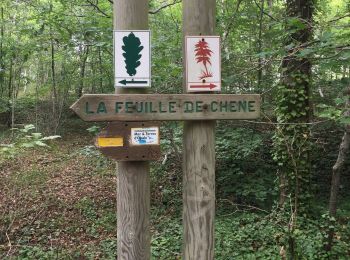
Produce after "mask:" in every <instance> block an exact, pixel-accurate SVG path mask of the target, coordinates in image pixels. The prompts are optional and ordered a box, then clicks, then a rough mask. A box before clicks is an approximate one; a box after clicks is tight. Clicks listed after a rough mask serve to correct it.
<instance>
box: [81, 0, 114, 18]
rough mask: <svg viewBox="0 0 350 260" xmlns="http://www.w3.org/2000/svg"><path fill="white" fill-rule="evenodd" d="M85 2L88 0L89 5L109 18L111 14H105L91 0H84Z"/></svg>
mask: <svg viewBox="0 0 350 260" xmlns="http://www.w3.org/2000/svg"><path fill="white" fill-rule="evenodd" d="M86 2H88V3H89V4H90V5H91V6H93V7H94V8H95V9H96V10H97V11H98V12H99V13H101V14H103V15H104V16H105V17H107V18H111V16H109V15H108V14H106V13H105V12H104V11H102V10H101V9H100V7H98V5H97V4H94V3H93V2H92V1H91V0H86Z"/></svg>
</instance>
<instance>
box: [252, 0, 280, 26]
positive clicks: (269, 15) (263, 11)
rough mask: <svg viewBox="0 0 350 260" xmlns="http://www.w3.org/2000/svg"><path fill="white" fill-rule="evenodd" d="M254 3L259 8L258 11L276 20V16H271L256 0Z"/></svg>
mask: <svg viewBox="0 0 350 260" xmlns="http://www.w3.org/2000/svg"><path fill="white" fill-rule="evenodd" d="M254 3H255V4H256V6H257V7H258V8H259V9H260V11H261V12H262V13H263V14H264V15H267V16H268V17H270V18H271V19H272V20H274V21H277V19H276V18H274V17H273V16H271V15H270V14H268V13H266V12H265V11H264V10H263V9H262V8H261V6H260V5H259V4H258V3H257V2H256V0H254Z"/></svg>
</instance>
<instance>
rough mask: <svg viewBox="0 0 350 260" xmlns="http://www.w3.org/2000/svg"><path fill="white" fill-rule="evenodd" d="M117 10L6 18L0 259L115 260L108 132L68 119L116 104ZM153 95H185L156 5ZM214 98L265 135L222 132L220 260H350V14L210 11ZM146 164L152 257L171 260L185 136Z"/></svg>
mask: <svg viewBox="0 0 350 260" xmlns="http://www.w3.org/2000/svg"><path fill="white" fill-rule="evenodd" d="M112 4H113V2H112V0H70V1H68V0H16V1H15V0H11V1H10V0H2V1H1V3H0V37H1V38H0V145H1V146H0V180H1V181H0V258H1V259H3V258H5V257H8V258H11V259H12V258H13V259H16V258H18V259H69V258H79V257H81V258H83V259H115V257H116V236H117V234H116V201H115V198H116V178H117V176H116V173H115V171H116V170H115V163H114V162H112V161H110V160H108V159H106V158H104V157H103V156H102V155H101V154H100V153H99V152H98V151H97V150H96V149H95V147H94V146H93V138H94V135H95V134H96V133H97V132H98V131H99V129H100V128H102V127H103V126H104V124H102V123H101V124H92V123H86V122H82V121H81V120H80V119H79V118H77V116H76V115H74V113H73V112H72V111H70V110H69V106H70V105H71V104H72V103H73V102H74V101H75V100H76V99H77V98H78V97H80V96H81V95H82V94H84V93H114V83H113V46H112V45H113V40H112V16H113V14H112ZM149 6H150V16H149V18H150V29H151V30H152V55H153V56H152V92H153V93H182V7H181V1H180V0H171V1H170V0H169V1H159V0H151V1H150V2H149ZM216 23H217V34H219V35H220V36H221V37H222V46H221V47H222V83H223V91H222V92H223V93H238V94H239V93H258V94H261V95H262V100H263V104H262V112H263V113H262V116H261V118H260V119H259V120H256V121H248V120H240V121H219V122H217V128H216V206H217V209H216V222H215V229H216V234H215V258H216V259H256V258H262V259H278V258H281V259H286V258H289V259H349V258H350V249H349V248H350V203H349V199H350V192H349V190H350V188H349V187H350V170H349V169H350V158H349V156H347V154H348V150H349V145H350V144H349V143H350V118H349V115H350V111H349V104H350V102H349V94H350V65H349V64H350V43H349V42H350V3H349V2H348V1H345V0H343V1H342V0H323V1H311V0H303V1H295V0H286V1H282V0H249V1H242V0H220V1H217V21H216ZM161 133H162V140H161V146H162V159H161V160H160V161H157V162H154V163H152V170H151V180H152V185H151V189H152V190H151V194H152V195H151V197H152V201H151V204H152V209H151V212H152V213H151V214H152V216H151V227H152V228H151V230H152V257H153V258H154V259H179V258H180V256H181V241H182V224H181V214H182V213H181V212H182V183H181V181H182V171H181V162H182V123H181V122H169V123H163V124H162V129H161Z"/></svg>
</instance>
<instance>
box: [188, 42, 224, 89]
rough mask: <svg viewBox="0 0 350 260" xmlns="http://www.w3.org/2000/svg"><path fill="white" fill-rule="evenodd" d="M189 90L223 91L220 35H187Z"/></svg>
mask: <svg viewBox="0 0 350 260" xmlns="http://www.w3.org/2000/svg"><path fill="white" fill-rule="evenodd" d="M185 42H186V45H185V54H186V88H187V92H216V91H221V51H220V36H186V41H185Z"/></svg>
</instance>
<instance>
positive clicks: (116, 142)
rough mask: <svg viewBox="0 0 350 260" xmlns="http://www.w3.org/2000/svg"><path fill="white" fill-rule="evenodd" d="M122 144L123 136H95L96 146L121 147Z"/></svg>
mask: <svg viewBox="0 0 350 260" xmlns="http://www.w3.org/2000/svg"><path fill="white" fill-rule="evenodd" d="M123 145H124V144H123V137H119V136H116V137H97V146H98V147H121V146H123Z"/></svg>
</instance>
